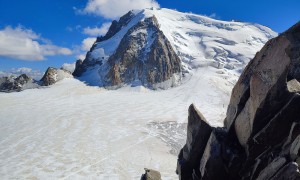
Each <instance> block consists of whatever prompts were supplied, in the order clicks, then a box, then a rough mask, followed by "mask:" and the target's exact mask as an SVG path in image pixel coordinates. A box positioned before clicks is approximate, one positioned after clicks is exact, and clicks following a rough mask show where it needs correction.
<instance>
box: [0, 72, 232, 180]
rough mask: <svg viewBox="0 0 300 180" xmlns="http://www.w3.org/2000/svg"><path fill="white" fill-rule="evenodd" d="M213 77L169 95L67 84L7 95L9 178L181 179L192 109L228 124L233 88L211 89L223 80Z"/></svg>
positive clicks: (3, 131) (1, 109) (0, 142)
mask: <svg viewBox="0 0 300 180" xmlns="http://www.w3.org/2000/svg"><path fill="white" fill-rule="evenodd" d="M206 72H207V73H202V74H201V73H197V72H195V75H194V76H192V78H191V79H190V80H189V81H187V82H186V83H185V84H183V85H182V86H179V87H176V88H172V89H169V90H164V91H151V90H148V89H145V88H144V87H135V88H132V87H124V88H121V89H119V90H115V91H109V90H105V89H101V88H98V87H91V86H87V85H85V84H84V83H82V82H80V81H78V80H76V79H64V80H62V81H60V82H58V83H57V84H55V85H52V86H50V87H49V88H44V89H30V90H25V91H23V92H20V93H10V94H6V93H0V114H1V116H0V177H1V179H26V178H29V179H35V178H38V179H51V178H52V179H58V178H60V179H86V178H91V179H139V178H140V175H141V174H142V173H143V171H144V170H143V168H144V167H147V168H152V169H157V170H159V171H160V172H161V173H162V176H163V179H170V180H171V179H177V175H176V174H175V168H176V160H177V154H178V151H179V150H180V148H181V147H182V145H183V144H184V143H185V137H186V134H185V133H186V124H185V123H186V121H187V110H188V106H189V105H190V104H191V103H196V105H197V107H198V108H199V109H200V110H201V112H203V114H204V115H205V116H206V117H207V119H209V122H210V123H211V124H214V125H222V124H223V122H222V121H223V118H224V114H225V107H226V106H227V104H228V100H229V99H228V97H229V93H230V90H231V87H232V85H228V86H224V87H215V86H214V85H213V84H206V82H207V81H208V80H209V79H210V81H221V80H222V79H217V78H214V79H211V73H212V72H213V70H211V69H207V70H206ZM200 74H201V75H200ZM224 76H225V75H224ZM224 78H225V77H224Z"/></svg>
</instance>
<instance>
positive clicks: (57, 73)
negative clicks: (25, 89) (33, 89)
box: [40, 67, 73, 86]
mask: <svg viewBox="0 0 300 180" xmlns="http://www.w3.org/2000/svg"><path fill="white" fill-rule="evenodd" d="M71 77H73V76H72V75H71V73H70V72H69V71H67V70H64V69H56V68H53V67H49V68H48V69H47V71H46V72H45V74H44V76H43V78H42V79H41V80H40V84H41V85H42V86H50V85H52V84H55V83H56V82H58V81H60V80H62V79H64V78H71Z"/></svg>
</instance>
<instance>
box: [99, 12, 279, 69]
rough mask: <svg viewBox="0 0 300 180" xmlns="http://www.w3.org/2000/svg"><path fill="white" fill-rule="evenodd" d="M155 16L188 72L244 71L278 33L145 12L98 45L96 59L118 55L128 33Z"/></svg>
mask: <svg viewBox="0 0 300 180" xmlns="http://www.w3.org/2000/svg"><path fill="white" fill-rule="evenodd" d="M152 16H155V17H156V18H157V20H158V23H159V24H160V29H161V30H162V31H163V33H164V34H165V36H166V37H167V38H168V40H169V41H170V42H171V45H172V46H173V49H174V50H175V51H176V53H177V54H178V55H179V57H180V58H181V60H182V61H183V67H185V70H188V69H191V68H197V67H199V66H206V65H212V66H215V67H219V68H223V67H225V68H227V69H236V70H240V69H242V68H243V67H244V66H245V65H246V64H247V63H248V62H249V60H250V59H251V58H253V57H254V55H255V53H256V52H257V51H258V50H259V49H260V48H261V47H262V46H263V45H264V44H265V43H266V42H267V41H268V40H269V39H270V38H273V37H275V36H277V33H276V32H274V31H272V30H271V29H270V28H267V27H265V26H262V25H259V24H251V23H244V22H227V21H221V20H215V19H212V18H209V17H206V16H201V15H195V14H191V13H181V12H177V11H175V10H170V9H164V8H163V9H154V8H152V9H145V10H143V11H141V12H139V13H136V15H135V17H134V18H133V19H132V20H131V21H130V22H129V24H128V25H127V26H125V27H123V28H122V29H121V31H119V32H118V33H117V34H116V35H115V36H113V37H112V38H110V39H108V40H106V41H103V42H99V43H96V48H95V49H94V50H93V55H94V57H95V59H96V58H97V57H98V56H99V55H100V54H99V52H102V53H101V55H103V57H108V56H110V55H111V54H112V53H114V52H115V50H116V48H117V47H118V45H119V43H120V41H121V39H122V38H123V37H124V35H125V34H126V32H127V31H128V30H129V29H130V28H131V27H133V26H134V25H135V24H137V23H138V22H140V21H142V20H144V19H145V18H148V17H152Z"/></svg>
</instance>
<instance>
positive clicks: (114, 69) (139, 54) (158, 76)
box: [104, 17, 181, 87]
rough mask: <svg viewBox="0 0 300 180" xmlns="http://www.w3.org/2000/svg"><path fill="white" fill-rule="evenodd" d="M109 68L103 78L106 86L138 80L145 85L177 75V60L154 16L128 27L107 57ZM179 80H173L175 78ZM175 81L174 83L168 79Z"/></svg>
mask: <svg viewBox="0 0 300 180" xmlns="http://www.w3.org/2000/svg"><path fill="white" fill-rule="evenodd" d="M108 65H109V67H110V69H109V71H108V73H107V75H106V76H105V77H104V81H105V84H106V85H108V86H118V85H121V84H129V83H131V82H133V81H139V82H140V83H141V84H142V85H144V86H146V87H153V86H152V85H154V84H157V83H161V82H164V81H167V80H169V79H171V78H172V77H173V75H174V74H178V75H179V78H180V72H181V63H180V59H179V57H178V56H177V55H176V53H175V52H174V50H173V49H172V47H171V44H170V42H169V41H168V40H167V38H166V37H165V35H164V34H163V33H162V31H160V30H159V25H158V23H157V20H156V18H155V17H150V18H146V19H145V20H144V21H141V22H139V23H138V24H137V25H135V26H134V27H133V28H131V29H130V30H129V31H128V32H127V33H126V35H125V36H124V38H123V39H122V41H121V43H120V45H119V47H118V48H117V50H116V52H115V53H114V54H113V55H112V56H110V58H109V59H108ZM176 80H179V79H174V80H173V81H176ZM172 83H176V82H172Z"/></svg>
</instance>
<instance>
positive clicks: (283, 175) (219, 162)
mask: <svg viewBox="0 0 300 180" xmlns="http://www.w3.org/2000/svg"><path fill="white" fill-rule="evenodd" d="M299 82H300V22H299V23H297V24H296V25H294V26H293V27H291V28H290V29H289V30H287V31H286V32H284V33H282V34H281V35H279V36H278V37H277V38H274V39H272V40H270V41H269V42H268V43H267V44H266V45H265V46H264V47H263V48H262V50H261V51H260V52H258V53H257V54H256V56H255V57H254V59H253V60H252V61H251V62H250V63H249V64H248V66H247V67H246V68H245V70H244V72H243V73H242V75H241V76H240V78H239V80H238V82H237V84H236V85H235V87H234V88H233V91H232V96H231V100H230V104H229V106H228V111H227V117H226V119H225V127H224V128H213V127H211V126H210V125H209V124H208V123H207V121H206V120H205V118H204V117H203V116H202V115H201V113H200V112H199V111H198V110H196V108H195V107H194V105H191V106H190V109H189V119H188V132H187V141H186V145H185V146H184V147H183V149H182V150H181V152H180V154H179V156H178V165H177V173H178V175H179V179H182V180H198V179H207V180H218V179H220V180H221V179H230V180H232V179H259V180H265V179H272V180H273V179H274V180H275V179H276V180H277V179H291V180H294V179H300V172H299V165H300V114H299V109H300V94H299V93H300V83H299Z"/></svg>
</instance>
